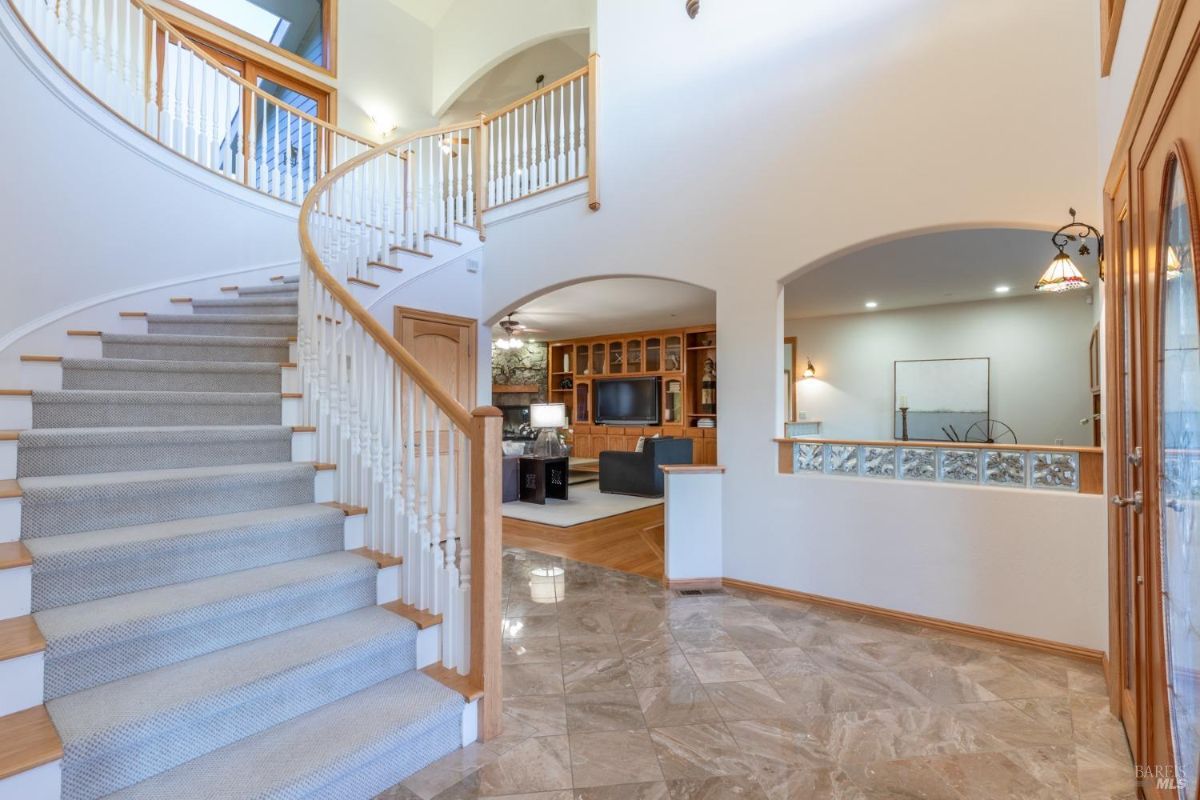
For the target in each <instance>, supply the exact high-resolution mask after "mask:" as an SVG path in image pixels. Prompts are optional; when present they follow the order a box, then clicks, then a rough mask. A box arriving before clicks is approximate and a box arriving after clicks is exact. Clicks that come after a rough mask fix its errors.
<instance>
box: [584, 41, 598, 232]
mask: <svg viewBox="0 0 1200 800" xmlns="http://www.w3.org/2000/svg"><path fill="white" fill-rule="evenodd" d="M599 66H600V56H598V55H596V54H595V53H592V54H591V55H590V56H588V95H587V115H588V116H587V162H588V163H587V171H588V208H590V209H591V210H592V211H599V210H600V176H599V175H598V174H597V172H596V144H597V138H598V137H597V136H596V127H597V126H596V105H597V103H596V83H597V80H596V77H597V76H596V72H597V69H598V68H599Z"/></svg>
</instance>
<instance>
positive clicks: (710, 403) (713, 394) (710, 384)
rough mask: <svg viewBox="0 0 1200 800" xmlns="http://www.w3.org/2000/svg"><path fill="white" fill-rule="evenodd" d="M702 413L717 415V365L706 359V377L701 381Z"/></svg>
mask: <svg viewBox="0 0 1200 800" xmlns="http://www.w3.org/2000/svg"><path fill="white" fill-rule="evenodd" d="M700 413H701V414H715V413H717V365H716V363H715V362H714V361H713V360H712V359H711V358H706V359H704V376H703V377H702V378H701V379H700Z"/></svg>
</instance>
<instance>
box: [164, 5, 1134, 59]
mask: <svg viewBox="0 0 1200 800" xmlns="http://www.w3.org/2000/svg"><path fill="white" fill-rule="evenodd" d="M162 2H163V3H164V4H166V5H167V6H170V7H173V8H175V9H177V10H179V11H182V12H183V13H185V14H187V15H188V16H190V17H194V18H196V19H198V20H201V21H203V22H206V23H208V24H209V25H215V26H216V27H218V28H220V29H221V30H223V31H225V32H226V33H229V34H232V35H234V36H236V37H238V38H239V39H244V40H245V41H247V42H250V43H252V44H254V45H255V46H257V47H262V48H264V49H266V50H267V51H269V52H270V53H271V54H272V55H275V56H278V57H279V58H281V59H284V60H285V61H291V62H293V63H295V64H299V65H300V66H302V67H305V68H306V69H311V70H313V71H315V72H318V73H320V74H322V75H324V76H325V77H328V78H336V77H337V19H338V15H337V4H338V0H323V2H322V3H321V57H322V59H323V60H324V62H325V63H324V64H314V63H313V62H312V61H309V60H308V59H306V58H304V57H303V56H300V55H298V54H296V53H293V52H291V51H290V50H284V49H283V48H282V47H280V46H278V45H275V44H271V43H270V42H268V41H267V40H266V39H262V38H259V37H258V36H255V35H254V34H252V33H249V32H247V31H244V30H242V29H241V28H238V27H237V26H235V25H231V24H230V23H228V22H226V21H225V20H223V19H219V18H217V17H214V16H212V15H211V14H208V13H206V12H204V11H201V10H200V9H198V8H195V7H193V6H191V5H188V4H187V3H185V2H184V1H183V0H162ZM1122 2H1124V0H1122ZM168 16H169V17H171V21H172V23H175V24H179V26H180V27H181V28H182V27H184V26H186V27H188V28H190V29H192V32H194V33H196V34H198V35H199V36H200V37H201V38H207V39H211V38H214V37H213V34H212V32H211V31H206V30H203V29H201V28H199V27H197V26H196V25H194V24H192V23H188V22H186V21H185V20H182V19H179V17H178V15H176V14H168ZM227 44H228V45H229V46H231V47H237V46H238V45H236V44H235V43H233V42H228V43H227ZM242 49H244V48H242ZM245 54H246V55H249V56H250V57H251V58H253V59H254V60H257V61H262V55H261V54H257V53H252V52H251V51H249V50H246V51H245ZM239 55H241V54H239Z"/></svg>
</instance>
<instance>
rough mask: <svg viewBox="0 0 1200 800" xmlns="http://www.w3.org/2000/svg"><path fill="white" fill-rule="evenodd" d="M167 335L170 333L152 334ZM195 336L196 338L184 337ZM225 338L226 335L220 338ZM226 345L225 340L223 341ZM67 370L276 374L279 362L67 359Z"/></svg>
mask: <svg viewBox="0 0 1200 800" xmlns="http://www.w3.org/2000/svg"><path fill="white" fill-rule="evenodd" d="M149 335H151V336H166V335H170V334H149ZM184 338H188V339H191V338H194V337H190V336H189V337H184ZM220 338H222V339H224V338H226V337H220ZM222 344H225V342H222ZM63 369H64V370H68V369H98V370H99V369H103V370H117V371H121V372H222V373H227V372H244V373H250V374H259V373H266V374H274V373H277V372H278V371H279V364H277V363H275V362H273V361H169V360H165V359H152V358H65V359H63Z"/></svg>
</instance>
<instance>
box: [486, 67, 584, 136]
mask: <svg viewBox="0 0 1200 800" xmlns="http://www.w3.org/2000/svg"><path fill="white" fill-rule="evenodd" d="M587 74H588V66H587V65H586V64H585V65H584V66H582V67H580V68H579V69H577V70H575V71H574V72H572V73H571V74H569V75H564V76H562V77H561V78H559V79H558V80H556V81H553V82H551V83H548V84H546V85H545V86H543V87H542V88H540V89H537V90H535V91H532V92H530V93H529V94H527V95H525V96H524V97H522V98H521V99H520V100H514V101H513V102H511V103H509V104H508V105H506V106H503V107H501V108H500V110H499V111H493V112H491V113H490V114H483V115H482V116H483V117H484V121H485V122H486V121H487V120H490V119H495V118H496V117H501V116H504V115H505V114H507V113H508V112H510V111H512V110H513V109H514V108H520V107H521V106H523V105H525V104H526V103H532V102H533V101H534V100H537V99H538V98H539V97H541V96H542V95H544V94H550V93H551V92H553V91H554V90H555V89H557V88H558V87H560V86H566V85H567V84H568V83H570V82H571V81H573V80H575V79H577V78H581V77H583V76H584V75H587Z"/></svg>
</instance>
